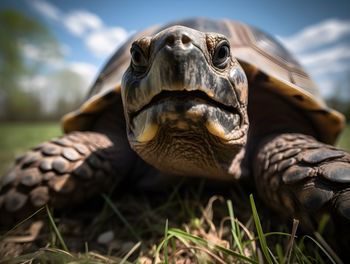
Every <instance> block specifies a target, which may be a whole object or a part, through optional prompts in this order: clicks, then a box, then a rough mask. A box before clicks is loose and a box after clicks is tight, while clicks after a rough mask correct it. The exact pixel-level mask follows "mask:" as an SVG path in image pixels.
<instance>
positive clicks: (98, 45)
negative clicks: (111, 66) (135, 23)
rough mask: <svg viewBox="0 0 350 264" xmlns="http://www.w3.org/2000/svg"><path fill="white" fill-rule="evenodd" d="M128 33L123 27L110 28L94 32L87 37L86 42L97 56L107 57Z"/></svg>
mask: <svg viewBox="0 0 350 264" xmlns="http://www.w3.org/2000/svg"><path fill="white" fill-rule="evenodd" d="M128 35H129V34H128V32H127V31H126V30H125V29H123V28H121V27H114V28H108V29H103V30H99V31H95V32H92V33H91V34H89V35H88V36H87V38H86V39H85V43H86V45H87V47H88V48H89V49H90V50H91V51H92V52H93V53H94V54H95V55H96V56H97V57H105V56H107V55H110V54H111V53H112V52H113V51H114V50H115V49H116V48H118V47H119V46H120V45H121V44H122V43H123V42H124V41H125V40H126V39H127V37H128Z"/></svg>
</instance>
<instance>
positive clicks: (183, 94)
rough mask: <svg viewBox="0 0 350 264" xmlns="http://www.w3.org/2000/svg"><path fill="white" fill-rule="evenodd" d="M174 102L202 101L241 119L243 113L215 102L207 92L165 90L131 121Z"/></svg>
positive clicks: (132, 117) (135, 114) (132, 114)
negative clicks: (157, 107)
mask: <svg viewBox="0 0 350 264" xmlns="http://www.w3.org/2000/svg"><path fill="white" fill-rule="evenodd" d="M174 100H176V101H183V102H188V101H199V100H200V101H203V102H206V103H207V104H208V105H211V106H214V107H217V108H219V109H222V110H224V111H226V112H228V113H231V114H237V115H239V116H240V118H241V113H240V111H239V110H238V109H237V108H235V107H233V106H229V105H225V104H223V103H221V102H218V101H216V100H214V99H213V98H211V97H209V96H208V95H207V94H206V93H205V92H203V91H200V90H191V91H187V90H182V91H166V90H163V91H161V92H160V93H159V94H157V95H156V96H154V97H153V98H152V99H151V101H150V102H149V103H148V104H146V105H144V106H143V107H142V108H141V109H140V110H138V111H136V112H134V113H131V114H130V118H131V120H133V119H134V117H136V116H137V115H139V114H140V113H141V112H143V111H144V110H146V109H148V108H150V107H152V106H154V105H156V104H161V103H166V101H174Z"/></svg>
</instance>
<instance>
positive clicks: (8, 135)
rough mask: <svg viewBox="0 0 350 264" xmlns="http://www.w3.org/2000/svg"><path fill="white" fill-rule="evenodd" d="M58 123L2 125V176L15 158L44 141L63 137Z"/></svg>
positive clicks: (0, 139) (0, 124)
mask: <svg viewBox="0 0 350 264" xmlns="http://www.w3.org/2000/svg"><path fill="white" fill-rule="evenodd" d="M61 134H62V132H61V128H60V126H59V123H58V122H52V123H5V124H4V123H0V175H1V174H3V173H4V172H5V171H6V169H7V168H8V167H9V166H10V165H11V164H12V162H13V160H14V158H15V157H16V156H18V155H20V154H22V153H23V152H24V151H25V150H27V149H29V148H30V147H34V146H35V145H37V144H39V143H40V142H42V141H43V140H47V139H50V138H53V137H56V136H59V135H61Z"/></svg>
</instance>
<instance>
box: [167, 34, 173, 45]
mask: <svg viewBox="0 0 350 264" xmlns="http://www.w3.org/2000/svg"><path fill="white" fill-rule="evenodd" d="M165 43H166V44H167V45H168V46H173V45H174V43H175V36H174V35H169V36H167V37H166V39H165Z"/></svg>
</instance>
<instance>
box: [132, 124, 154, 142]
mask: <svg viewBox="0 0 350 264" xmlns="http://www.w3.org/2000/svg"><path fill="white" fill-rule="evenodd" d="M157 132H158V125H157V124H147V125H146V127H145V128H144V129H143V131H142V132H141V133H140V134H139V135H138V136H137V141H138V142H147V141H150V140H152V139H153V138H154V137H155V136H156V134H157Z"/></svg>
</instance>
